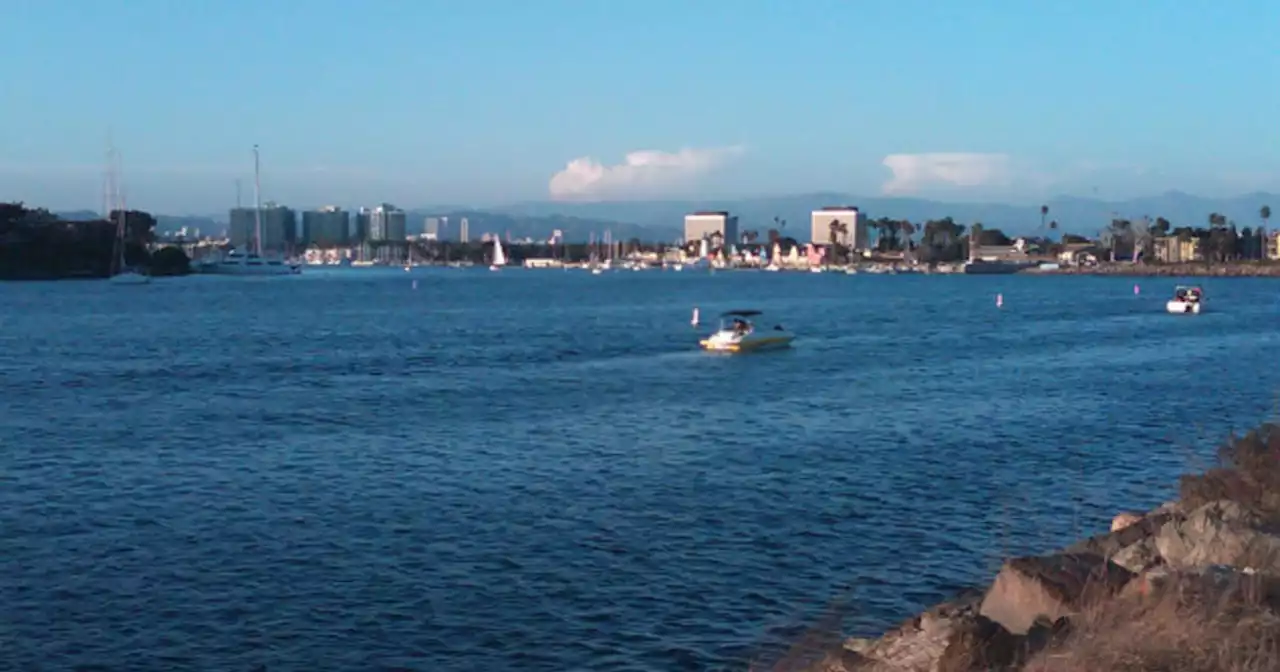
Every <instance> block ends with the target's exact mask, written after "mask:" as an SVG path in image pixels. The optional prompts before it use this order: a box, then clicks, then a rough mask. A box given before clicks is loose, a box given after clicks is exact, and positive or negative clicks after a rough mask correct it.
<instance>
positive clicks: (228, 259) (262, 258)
mask: <svg viewBox="0 0 1280 672" xmlns="http://www.w3.org/2000/svg"><path fill="white" fill-rule="evenodd" d="M197 270H199V272H201V273H215V274H218V275H296V274H299V273H302V265H301V264H295V263H292V262H289V261H286V260H285V259H284V258H283V257H281V256H278V255H271V254H266V255H262V254H258V253H256V252H241V251H239V250H235V249H232V250H229V251H227V252H226V253H225V254H223V255H222V256H220V257H214V258H212V259H208V260H203V261H201V262H200V264H199V265H198V266H197Z"/></svg>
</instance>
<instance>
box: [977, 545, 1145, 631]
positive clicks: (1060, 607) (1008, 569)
mask: <svg viewBox="0 0 1280 672" xmlns="http://www.w3.org/2000/svg"><path fill="white" fill-rule="evenodd" d="M1126 529H1129V528H1126ZM1123 532H1124V530H1122V531H1121V533H1123ZM1132 578H1133V573H1132V572H1130V571H1129V570H1127V569H1125V568H1123V567H1121V566H1119V565H1117V564H1115V563H1113V562H1111V561H1109V560H1107V559H1106V558H1105V557H1102V556H1100V555H1095V554H1092V553H1063V554H1059V555H1050V556H1043V557H1025V558H1013V559H1012V560H1009V561H1007V562H1005V563H1004V566H1003V567H1001V569H1000V573H999V574H997V575H996V580H995V581H994V582H993V583H992V584H991V587H990V588H989V589H988V590H987V594H986V596H985V597H984V598H983V600H982V605H981V607H980V609H979V613H980V614H981V615H983V616H986V617H987V618H990V619H991V620H993V621H995V622H996V623H999V624H1000V625H1002V626H1004V628H1005V629H1006V630H1008V631H1009V632H1011V633H1014V634H1019V635H1021V634H1026V633H1027V632H1028V630H1030V628H1031V626H1032V625H1033V624H1034V623H1035V622H1036V620H1037V619H1038V618H1041V617H1044V618H1048V619H1049V620H1050V621H1057V620H1058V619H1060V618H1062V617H1064V616H1070V615H1072V614H1075V613H1078V612H1079V611H1080V609H1082V608H1083V607H1085V606H1087V605H1089V604H1091V603H1094V602H1097V601H1099V600H1102V599H1106V598H1109V597H1111V596H1113V595H1115V594H1116V593H1117V592H1119V591H1120V589H1121V588H1123V587H1124V585H1125V584H1126V583H1128V582H1129V580H1130V579H1132Z"/></svg>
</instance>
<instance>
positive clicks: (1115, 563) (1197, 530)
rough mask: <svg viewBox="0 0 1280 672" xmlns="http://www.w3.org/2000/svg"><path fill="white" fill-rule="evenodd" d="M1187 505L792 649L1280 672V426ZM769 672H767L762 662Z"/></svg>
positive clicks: (1120, 520)
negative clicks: (856, 631)
mask: <svg viewBox="0 0 1280 672" xmlns="http://www.w3.org/2000/svg"><path fill="white" fill-rule="evenodd" d="M1219 457H1220V459H1221V464H1222V465H1223V466H1221V467H1219V468H1215V469H1211V470H1209V471H1207V472H1204V473H1200V474H1194V475H1188V476H1183V477H1182V479H1181V483H1180V487H1179V497H1178V499H1176V500H1174V501H1170V502H1167V503H1165V504H1163V505H1161V506H1159V507H1157V508H1155V509H1153V510H1151V511H1142V512H1128V511H1126V512H1121V513H1119V514H1118V515H1116V516H1115V519H1114V520H1113V521H1112V523H1111V529H1110V530H1108V531H1105V532H1102V533H1100V534H1098V535H1096V536H1093V537H1090V538H1088V539H1084V540H1081V541H1078V542H1076V543H1074V544H1071V545H1070V546H1068V547H1066V548H1062V549H1058V550H1054V551H1051V552H1049V553H1045V554H1043V555H1037V556H1027V557H1015V558H1009V559H1007V560H1006V561H1005V562H1004V563H1003V565H1002V567H1001V568H1000V570H999V572H998V573H997V574H996V576H995V578H994V579H993V580H992V581H991V583H989V584H987V585H986V586H984V587H980V588H976V589H974V590H971V591H968V592H966V593H964V594H961V595H958V596H956V597H955V598H954V599H951V600H947V601H945V602H943V603H941V604H938V605H935V606H934V607H931V608H929V609H927V610H926V611H924V612H923V613H921V614H919V615H917V616H915V617H913V618H911V619H908V620H907V621H905V622H904V623H902V624H900V625H899V626H898V627H896V628H894V629H892V630H890V631H888V632H887V633H885V634H883V635H882V636H880V637H876V638H861V637H853V638H849V639H846V640H844V641H843V643H842V645H840V646H839V647H838V648H836V649H835V650H828V651H810V652H805V651H801V650H793V651H792V652H791V654H789V655H788V657H787V658H786V659H784V661H782V662H780V663H778V664H777V665H775V666H773V667H772V668H770V669H773V670H779V671H782V670H788V671H795V672H979V671H989V670H1002V671H1009V672H1014V671H1025V672H1113V671H1114V672H1119V671H1120V670H1126V671H1128V670H1168V671H1170V672H1182V671H1184V670H1185V671H1188V672H1191V671H1196V672H1200V671H1203V672H1216V671H1219V670H1221V671H1222V672H1261V671H1263V670H1277V669H1280V427H1278V426H1276V425H1270V424H1268V425H1263V426H1262V427H1260V428H1259V429H1257V430H1254V431H1252V432H1250V433H1248V434H1246V435H1245V436H1243V437H1240V438H1236V439H1232V440H1231V441H1228V442H1227V443H1226V445H1224V446H1223V447H1222V448H1221V449H1220V450H1219ZM757 669H762V668H757Z"/></svg>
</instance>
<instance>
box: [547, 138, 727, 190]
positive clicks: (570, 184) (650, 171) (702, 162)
mask: <svg viewBox="0 0 1280 672" xmlns="http://www.w3.org/2000/svg"><path fill="white" fill-rule="evenodd" d="M744 151H745V148H743V147H742V146H740V145H734V146H731V147H712V148H703V149H693V148H685V149H681V150H679V151H676V152H664V151H661V150H653V149H646V150H637V151H634V152H629V153H628V154H627V155H626V157H625V159H624V160H623V162H622V163H619V164H615V165H612V166H606V165H604V164H602V163H600V162H599V161H597V160H595V159H593V158H591V157H589V156H583V157H579V158H576V159H574V160H572V161H570V162H569V163H568V165H566V166H565V168H564V170H561V171H560V172H558V173H556V174H555V175H553V176H552V177H551V180H550V182H549V183H548V185H547V188H548V192H549V193H550V196H551V198H552V199H553V200H557V201H568V200H592V199H616V198H636V197H642V196H658V195H661V194H662V193H663V192H665V191H668V190H672V189H677V190H678V189H679V188H680V187H685V186H691V183H692V182H693V181H695V180H697V179H698V178H700V177H703V176H705V175H707V174H708V173H710V172H712V171H714V170H715V169H717V168H720V167H722V166H724V165H725V164H726V163H728V162H729V161H731V160H733V159H735V158H737V157H738V156H741V155H742V154H743V152H744Z"/></svg>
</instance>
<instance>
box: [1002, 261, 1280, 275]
mask: <svg viewBox="0 0 1280 672" xmlns="http://www.w3.org/2000/svg"><path fill="white" fill-rule="evenodd" d="M1026 272H1027V273H1036V274H1044V275H1117V276H1133V277H1160V278H1176V277H1215V278H1254V277H1260V278H1272V277H1280V263H1271V262H1256V261H1241V262H1229V263H1211V264H1206V263H1203V262H1196V263H1186V264H1129V263H1114V264H1112V263H1105V264H1099V265H1097V266H1064V267H1061V268H1057V269H1054V270H1051V271H1045V270H1040V269H1029V270H1028V271H1026Z"/></svg>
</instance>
